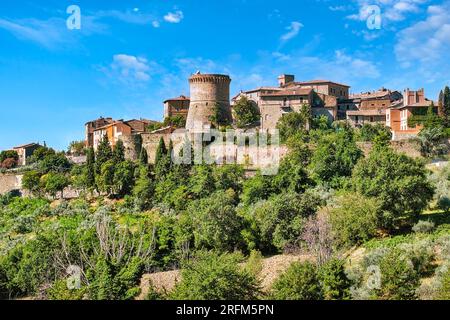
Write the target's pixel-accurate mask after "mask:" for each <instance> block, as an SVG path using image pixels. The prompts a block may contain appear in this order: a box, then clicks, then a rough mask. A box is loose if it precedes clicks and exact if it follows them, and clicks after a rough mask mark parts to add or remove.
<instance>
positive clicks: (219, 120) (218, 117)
mask: <svg viewBox="0 0 450 320" xmlns="http://www.w3.org/2000/svg"><path fill="white" fill-rule="evenodd" d="M226 108H227V107H226V106H225V105H222V104H220V103H216V104H214V112H213V115H212V116H211V117H210V118H209V121H211V124H212V125H213V126H214V127H216V128H220V127H226V126H229V125H230V124H231V120H232V119H231V118H230V115H229V114H228V112H227V110H226Z"/></svg>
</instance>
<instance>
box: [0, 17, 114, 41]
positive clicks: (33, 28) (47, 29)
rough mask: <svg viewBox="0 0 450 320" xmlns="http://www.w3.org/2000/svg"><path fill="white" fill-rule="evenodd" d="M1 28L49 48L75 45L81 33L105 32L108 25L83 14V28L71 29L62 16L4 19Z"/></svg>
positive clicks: (19, 37)
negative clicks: (43, 18) (46, 18)
mask: <svg viewBox="0 0 450 320" xmlns="http://www.w3.org/2000/svg"><path fill="white" fill-rule="evenodd" d="M0 28H1V29H4V30H7V31H9V32H11V33H12V34H13V35H14V36H15V37H17V38H18V39H21V40H27V41H31V42H34V43H36V44H39V45H41V46H43V47H45V48H47V49H57V48H65V47H67V46H70V45H74V44H75V43H76V41H77V39H78V37H79V36H80V35H85V36H89V35H92V34H96V33H104V32H105V31H106V30H107V27H106V26H105V25H103V24H100V23H98V22H97V21H96V18H95V17H93V16H83V18H82V23H81V30H77V31H69V30H67V27H66V20H65V19H62V18H51V19H48V20H39V19H18V20H11V19H2V18H0Z"/></svg>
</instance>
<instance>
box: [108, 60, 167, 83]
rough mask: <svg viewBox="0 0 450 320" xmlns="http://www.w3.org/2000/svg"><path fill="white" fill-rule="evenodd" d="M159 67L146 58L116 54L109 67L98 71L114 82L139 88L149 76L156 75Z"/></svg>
mask: <svg viewBox="0 0 450 320" xmlns="http://www.w3.org/2000/svg"><path fill="white" fill-rule="evenodd" d="M159 69H160V67H159V65H158V64H157V63H155V62H153V61H148V60H147V59H146V58H143V57H137V56H133V55H127V54H116V55H114V56H113V61H112V63H111V64H110V66H109V67H101V68H100V70H101V71H102V72H104V73H105V74H106V75H108V76H109V77H110V78H112V79H113V80H115V81H118V82H120V83H122V84H126V85H128V86H139V85H142V84H144V83H146V82H148V81H149V80H150V79H151V75H152V74H154V73H158V71H159Z"/></svg>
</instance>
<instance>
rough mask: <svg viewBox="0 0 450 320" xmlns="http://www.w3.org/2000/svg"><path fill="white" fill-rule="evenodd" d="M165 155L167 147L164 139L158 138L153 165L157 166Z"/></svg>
mask: <svg viewBox="0 0 450 320" xmlns="http://www.w3.org/2000/svg"><path fill="white" fill-rule="evenodd" d="M166 157H167V148H166V144H165V143H164V139H163V138H161V139H159V144H158V149H156V157H155V166H158V165H159V164H160V162H161V160H162V159H164V158H166Z"/></svg>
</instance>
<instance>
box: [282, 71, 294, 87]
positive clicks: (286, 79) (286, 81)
mask: <svg viewBox="0 0 450 320" xmlns="http://www.w3.org/2000/svg"><path fill="white" fill-rule="evenodd" d="M294 81H295V76H293V75H290V74H282V75H281V76H279V77H278V84H279V85H280V87H284V86H286V85H287V84H289V83H291V82H294Z"/></svg>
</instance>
